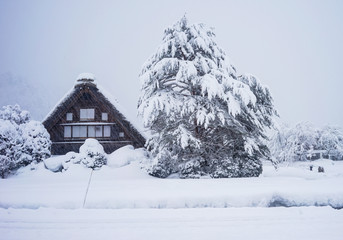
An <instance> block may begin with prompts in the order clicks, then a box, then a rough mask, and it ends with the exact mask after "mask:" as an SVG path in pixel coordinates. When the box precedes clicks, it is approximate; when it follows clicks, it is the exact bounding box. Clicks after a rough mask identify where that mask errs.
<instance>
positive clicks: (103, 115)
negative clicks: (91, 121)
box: [101, 113, 108, 121]
mask: <svg viewBox="0 0 343 240" xmlns="http://www.w3.org/2000/svg"><path fill="white" fill-rule="evenodd" d="M101 120H102V121H107V120H108V114H107V113H102V114H101Z"/></svg>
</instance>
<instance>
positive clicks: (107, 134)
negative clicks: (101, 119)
mask: <svg viewBox="0 0 343 240" xmlns="http://www.w3.org/2000/svg"><path fill="white" fill-rule="evenodd" d="M110 136H111V127H110V126H104V137H110Z"/></svg>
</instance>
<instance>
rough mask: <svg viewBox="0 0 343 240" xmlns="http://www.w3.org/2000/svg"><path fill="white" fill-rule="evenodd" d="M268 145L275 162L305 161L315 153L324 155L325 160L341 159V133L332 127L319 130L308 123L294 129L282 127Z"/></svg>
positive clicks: (342, 152) (342, 155)
mask: <svg viewBox="0 0 343 240" xmlns="http://www.w3.org/2000/svg"><path fill="white" fill-rule="evenodd" d="M269 145H270V146H269V147H270V149H271V152H272V156H273V158H274V159H275V160H276V162H293V161H306V160H308V159H311V157H312V156H313V155H314V154H316V153H324V155H325V156H327V157H326V158H330V159H334V160H336V159H342V158H343V133H342V130H341V129H340V128H338V127H333V126H326V127H324V128H322V129H319V128H315V127H314V126H313V125H312V124H310V123H308V122H302V123H298V124H297V125H295V126H294V127H288V126H285V125H284V126H282V127H280V129H279V130H278V131H277V132H276V133H275V134H274V136H273V137H272V138H271V141H270V144H269ZM322 157H324V156H322Z"/></svg>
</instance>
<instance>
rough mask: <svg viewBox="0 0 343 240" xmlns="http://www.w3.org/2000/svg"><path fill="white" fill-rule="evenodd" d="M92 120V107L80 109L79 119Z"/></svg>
mask: <svg viewBox="0 0 343 240" xmlns="http://www.w3.org/2000/svg"><path fill="white" fill-rule="evenodd" d="M87 120H94V108H86V109H80V121H87Z"/></svg>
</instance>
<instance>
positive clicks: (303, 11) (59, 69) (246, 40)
mask: <svg viewBox="0 0 343 240" xmlns="http://www.w3.org/2000/svg"><path fill="white" fill-rule="evenodd" d="M342 12H343V1H333V0H330V1H296V0H294V1H293V0H292V1H271V0H270V1H262V0H261V1H248V0H242V1H238V0H237V1H220V0H212V1H208V0H207V1H202V0H197V1H182V0H174V1H152V0H151V1H104V0H101V1H64V0H62V1H43V0H41V1H35V0H30V1H24V0H13V1H11V0H0V106H3V105H7V104H15V103H18V104H20V105H21V107H22V108H23V109H27V110H29V111H30V112H31V114H32V116H33V118H34V119H36V120H42V119H43V118H44V117H45V116H46V114H48V113H49V112H50V110H51V109H52V108H53V107H54V106H55V105H56V103H57V102H58V101H59V99H61V98H62V97H63V96H64V95H65V93H66V92H67V91H68V90H69V89H70V88H72V87H73V86H74V84H75V81H76V77H77V76H78V75H79V74H80V73H83V72H91V73H94V74H95V76H96V78H97V82H98V84H100V85H102V86H103V87H104V88H106V89H107V90H108V91H109V92H110V93H112V95H113V96H114V97H115V98H117V99H118V101H119V102H120V104H121V105H123V106H124V107H125V108H126V109H127V112H128V114H129V115H130V118H133V117H135V116H136V114H137V111H136V106H137V100H138V97H139V95H140V82H139V79H138V76H139V73H140V70H141V66H142V65H143V63H144V62H145V60H147V59H148V57H150V56H151V55H152V54H153V53H154V51H155V50H156V49H157V47H158V45H159V44H160V43H161V41H162V37H163V31H164V29H165V28H166V27H168V26H170V25H172V24H173V23H175V22H176V21H177V20H179V19H180V18H181V17H182V16H183V15H184V14H185V13H187V17H188V19H189V21H190V22H191V23H199V22H202V23H205V24H206V25H207V26H209V27H214V29H215V33H216V35H217V43H218V45H219V46H220V47H221V48H222V49H224V51H225V52H226V54H227V55H228V56H229V58H230V59H231V61H232V62H233V63H234V65H235V66H236V68H237V70H238V73H251V74H254V75H255V76H257V77H258V78H259V79H260V80H261V82H262V83H263V84H265V85H268V86H269V88H270V90H271V93H272V95H273V98H274V101H275V105H276V108H277V109H278V111H279V114H280V117H281V119H280V122H288V123H291V124H295V123H297V122H300V121H310V122H312V123H314V124H315V125H317V126H322V125H324V124H334V125H340V126H341V127H343V110H342V107H341V105H342V104H343V95H342V93H343V81H342V76H343V64H342V62H343V61H342V56H343V46H342V43H343V15H342Z"/></svg>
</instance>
